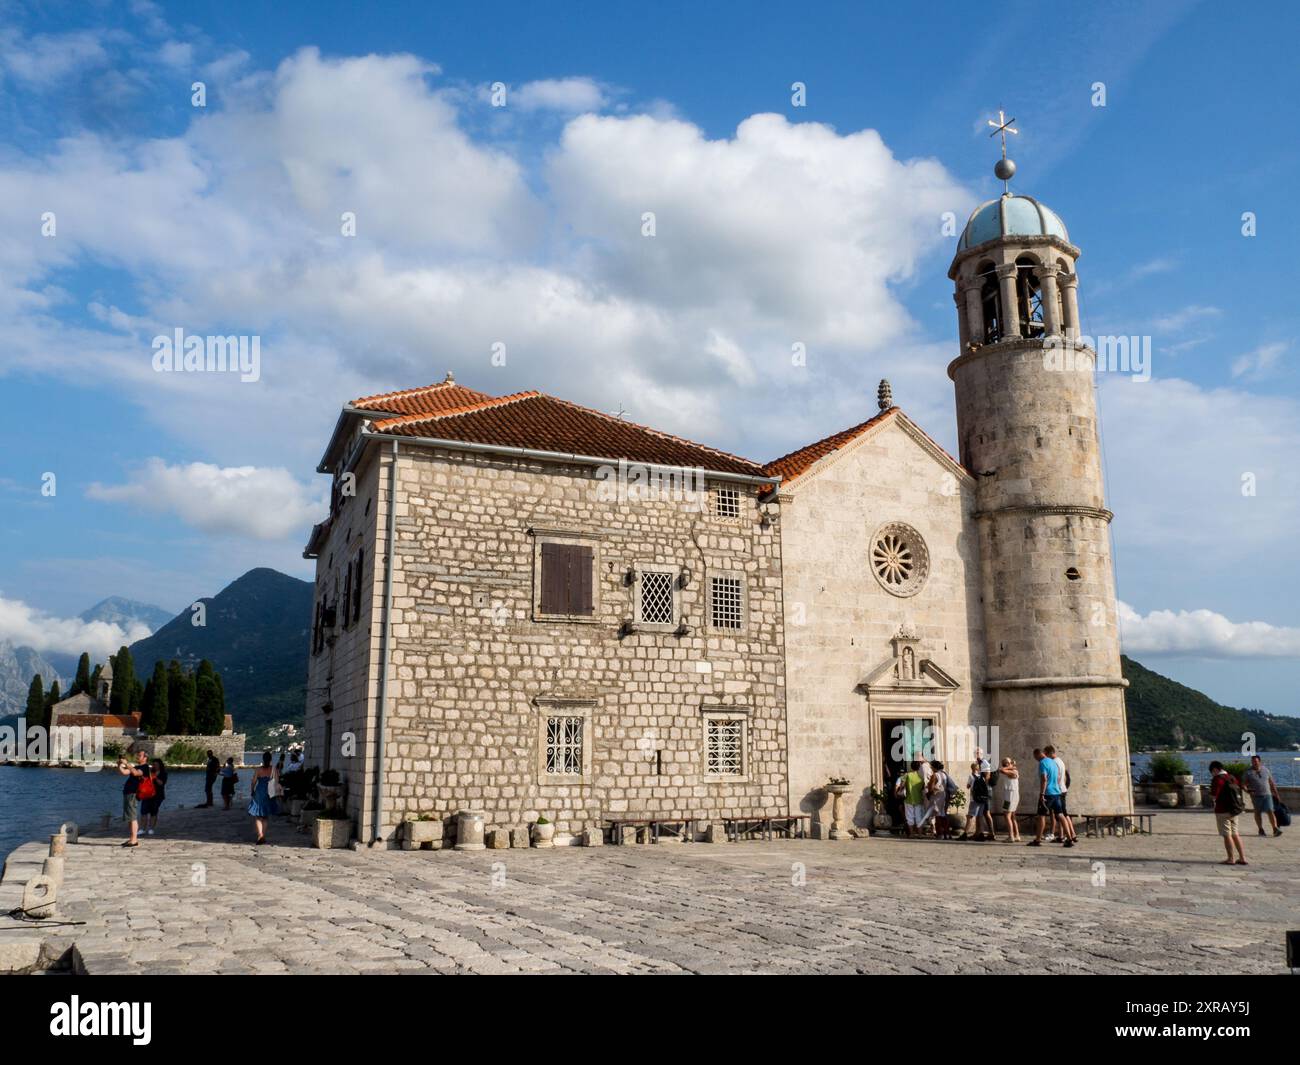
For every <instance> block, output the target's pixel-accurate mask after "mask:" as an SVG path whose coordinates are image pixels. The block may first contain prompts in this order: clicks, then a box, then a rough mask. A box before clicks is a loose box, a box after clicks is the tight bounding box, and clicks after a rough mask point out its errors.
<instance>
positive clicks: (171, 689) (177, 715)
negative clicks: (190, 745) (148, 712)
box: [167, 658, 185, 736]
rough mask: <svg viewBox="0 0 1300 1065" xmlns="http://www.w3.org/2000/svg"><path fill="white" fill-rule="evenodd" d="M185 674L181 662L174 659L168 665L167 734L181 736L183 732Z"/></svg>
mask: <svg viewBox="0 0 1300 1065" xmlns="http://www.w3.org/2000/svg"><path fill="white" fill-rule="evenodd" d="M184 678H185V674H184V673H182V672H181V664H180V663H179V662H177V661H176V659H174V658H173V659H172V660H171V662H170V663H169V664H168V666H167V734H168V735H169V736H180V735H182V732H181V686H182V681H183V680H184Z"/></svg>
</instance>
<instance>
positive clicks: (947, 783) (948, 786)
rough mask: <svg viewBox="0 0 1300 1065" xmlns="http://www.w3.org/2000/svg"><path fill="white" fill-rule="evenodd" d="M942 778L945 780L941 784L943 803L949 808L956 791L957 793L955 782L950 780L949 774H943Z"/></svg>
mask: <svg viewBox="0 0 1300 1065" xmlns="http://www.w3.org/2000/svg"><path fill="white" fill-rule="evenodd" d="M944 778H945V779H944V782H943V801H944V802H945V803H947V804H948V805H949V806H951V805H952V800H953V799H955V798H956V797H957V791H958V788H957V782H956V781H955V780H953V779H952V774H951V773H945V774H944Z"/></svg>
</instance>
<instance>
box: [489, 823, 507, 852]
mask: <svg viewBox="0 0 1300 1065" xmlns="http://www.w3.org/2000/svg"><path fill="white" fill-rule="evenodd" d="M487 845H488V850H493V851H503V850H508V849H509V848H510V833H509V832H508V831H507V830H506V829H504V828H494V829H492V830H491V831H490V832H489V833H488V834H487Z"/></svg>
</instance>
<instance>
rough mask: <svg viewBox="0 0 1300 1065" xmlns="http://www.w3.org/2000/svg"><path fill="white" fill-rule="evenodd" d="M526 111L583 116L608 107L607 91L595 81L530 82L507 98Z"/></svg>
mask: <svg viewBox="0 0 1300 1065" xmlns="http://www.w3.org/2000/svg"><path fill="white" fill-rule="evenodd" d="M506 99H507V102H508V103H509V104H510V105H511V106H513V107H518V108H519V109H520V110H522V111H559V112H562V113H564V114H573V115H576V114H582V113H583V112H586V111H599V110H601V108H603V107H604V106H605V103H606V96H605V90H604V89H602V88H601V86H600V85H599V84H598V83H596V82H595V81H593V80H592V79H591V78H547V79H544V80H542V81H530V82H527V83H525V84H523V85H521V86H519V88H517V89H515V90H514V91H513V92H512V93H510V94H509V95H508V96H507V98H506Z"/></svg>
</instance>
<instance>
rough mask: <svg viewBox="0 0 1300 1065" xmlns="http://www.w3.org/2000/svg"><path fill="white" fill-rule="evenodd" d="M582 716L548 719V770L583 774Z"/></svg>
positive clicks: (559, 773) (562, 773)
mask: <svg viewBox="0 0 1300 1065" xmlns="http://www.w3.org/2000/svg"><path fill="white" fill-rule="evenodd" d="M583 724H584V720H583V718H580V717H548V718H547V719H546V772H547V773H552V774H556V775H564V776H582V729H583Z"/></svg>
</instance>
